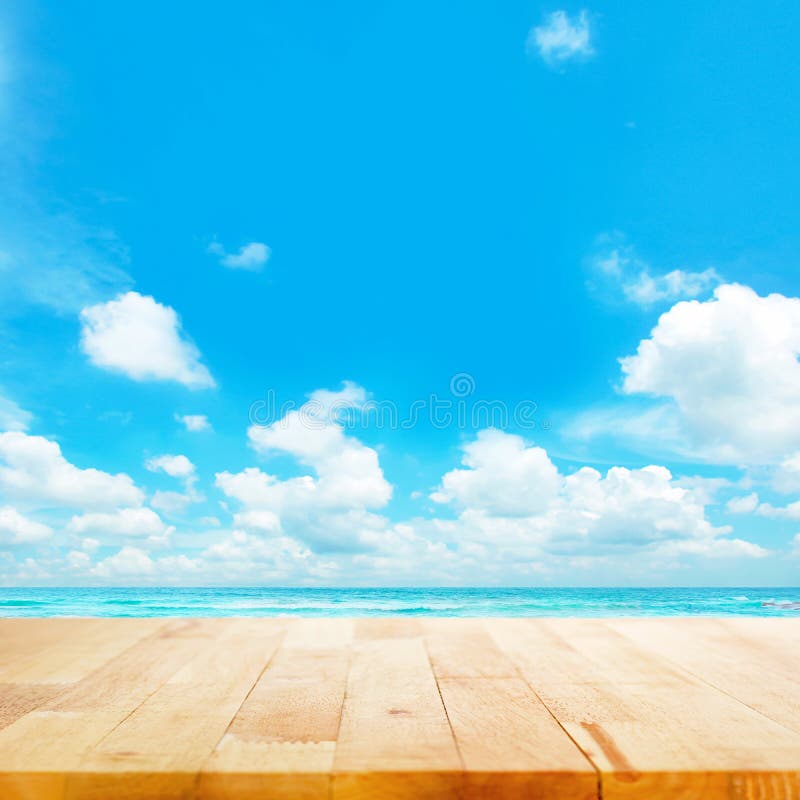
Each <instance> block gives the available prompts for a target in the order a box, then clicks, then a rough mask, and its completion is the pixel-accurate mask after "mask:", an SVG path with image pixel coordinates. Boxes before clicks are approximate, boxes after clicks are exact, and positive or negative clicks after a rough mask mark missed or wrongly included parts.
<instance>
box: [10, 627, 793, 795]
mask: <svg viewBox="0 0 800 800" xmlns="http://www.w3.org/2000/svg"><path fill="white" fill-rule="evenodd" d="M798 663H800V619H797V620H795V619H745V618H727V619H722V618H673V619H606V620H586V619H559V620H554V619H552V620H548V619H536V620H533V619H482V620H475V619H443V618H427V619H421V618H374V619H315V618H305V619H278V618H273V619H264V618H262V619H241V618H228V619H211V620H206V619H182V620H177V619H127V620H126V619H26V620H23V619H5V620H0V797H2V798H4V800H16V799H17V798H26V800H30V799H31V798H46V799H47V800H51V798H53V799H55V798H70V799H72V798H105V797H109V798H111V797H114V798H117V797H119V798H122V797H124V798H209V799H210V798H253V799H254V798H286V799H287V800H288V799H289V798H295V799H301V800H304V799H305V798H309V799H310V798H320V800H322V798H330V797H333V798H337V799H338V798H343V799H344V798H352V799H353V800H355V799H356V798H364V799H366V798H401V797H408V798H450V797H458V798H503V799H505V798H523V797H525V798H554V799H556V798H580V799H581V800H589V799H590V798H598V797H601V796H602V798H604V800H608V799H609V798H650V799H651V800H652V799H653V798H673V797H674V798H711V799H712V800H713V799H714V798H749V797H752V798H763V799H764V800H772V799H773V798H774V799H776V800H777V799H779V798H786V800H790V799H791V798H797V797H800V683H798V671H797V665H798Z"/></svg>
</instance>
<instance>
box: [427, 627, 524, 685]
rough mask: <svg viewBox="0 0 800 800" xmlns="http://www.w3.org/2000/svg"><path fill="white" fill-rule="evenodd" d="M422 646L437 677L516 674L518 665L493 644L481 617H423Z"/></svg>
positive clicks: (482, 676)
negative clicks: (423, 642) (423, 638)
mask: <svg viewBox="0 0 800 800" xmlns="http://www.w3.org/2000/svg"><path fill="white" fill-rule="evenodd" d="M422 629H423V631H424V634H425V647H426V649H427V651H428V655H429V657H430V660H431V665H432V667H433V671H434V674H435V675H436V678H437V680H438V679H441V678H517V677H519V673H518V671H517V668H516V667H515V666H514V664H513V663H512V662H511V660H510V659H509V658H508V656H506V655H505V653H503V652H502V651H501V650H500V648H499V647H497V645H496V644H495V642H494V640H493V639H492V637H491V636H490V635H489V634H488V632H487V631H486V629H485V627H484V625H483V620H475V619H445V618H433V617H430V618H426V619H425V620H423V621H422Z"/></svg>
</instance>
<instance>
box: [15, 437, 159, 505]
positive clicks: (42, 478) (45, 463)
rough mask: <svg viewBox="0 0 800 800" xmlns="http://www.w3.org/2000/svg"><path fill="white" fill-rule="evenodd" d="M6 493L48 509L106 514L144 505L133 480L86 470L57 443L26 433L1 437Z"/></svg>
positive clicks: (123, 476)
mask: <svg viewBox="0 0 800 800" xmlns="http://www.w3.org/2000/svg"><path fill="white" fill-rule="evenodd" d="M0 489H2V490H3V491H4V492H5V494H6V496H7V497H12V498H15V499H20V500H22V501H25V502H27V503H30V504H32V505H35V506H43V507H59V506H66V507H67V508H79V509H104V508H116V507H119V506H138V505H141V503H142V500H143V499H144V494H143V492H142V490H141V489H139V488H138V487H137V486H136V485H135V484H134V482H133V480H132V479H131V478H130V477H129V476H128V475H125V474H124V473H119V474H116V475H111V474H109V473H107V472H102V471H101V470H97V469H92V468H90V469H80V468H79V467H76V466H75V465H74V464H71V463H70V462H69V461H67V460H66V459H65V458H64V456H63V455H62V454H61V448H60V447H59V445H58V444H57V443H56V442H52V441H50V440H49V439H45V438H44V437H43V436H29V435H27V434H25V433H22V432H20V431H11V432H7V433H2V434H0Z"/></svg>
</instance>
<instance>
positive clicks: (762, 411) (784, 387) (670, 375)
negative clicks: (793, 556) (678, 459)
mask: <svg viewBox="0 0 800 800" xmlns="http://www.w3.org/2000/svg"><path fill="white" fill-rule="evenodd" d="M798 355H800V299H797V298H790V297H784V296H783V295H780V294H772V295H769V296H767V297H761V296H759V295H758V294H756V293H755V292H754V291H753V290H752V289H750V288H748V287H746V286H741V285H737V284H726V285H723V286H720V287H718V288H717V289H716V290H715V292H714V296H713V298H711V299H710V300H707V301H705V302H699V301H684V302H680V303H677V304H676V305H675V306H673V307H672V308H671V309H670V310H669V311H667V312H666V313H664V314H663V315H662V316H661V317H660V319H659V321H658V324H657V325H656V327H655V328H653V330H652V332H651V334H650V337H649V338H647V339H644V340H642V341H641V342H640V343H639V347H638V349H637V351H636V353H635V354H634V355H632V356H629V357H627V358H623V359H621V365H622V371H623V374H624V382H623V385H622V390H623V392H625V393H626V394H630V395H646V396H649V397H655V398H666V399H668V400H669V401H670V403H671V404H672V406H673V408H674V409H675V410H676V412H677V413H678V414H679V418H680V421H681V424H682V425H683V426H684V428H685V430H686V434H687V437H688V439H689V443H690V445H691V450H692V451H693V452H694V453H695V454H696V455H697V456H698V457H700V458H704V459H706V460H710V461H715V462H719V463H733V464H748V465H754V464H764V463H774V462H775V461H777V460H781V459H783V458H785V457H787V456H788V455H789V454H792V453H795V452H796V451H798V450H799V449H800V363H798ZM654 435H655V436H656V437H657V436H658V432H657V431H654Z"/></svg>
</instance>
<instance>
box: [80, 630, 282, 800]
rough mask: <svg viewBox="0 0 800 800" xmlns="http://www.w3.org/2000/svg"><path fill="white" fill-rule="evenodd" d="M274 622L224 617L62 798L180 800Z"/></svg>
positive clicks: (274, 637) (259, 665)
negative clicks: (217, 628) (219, 627)
mask: <svg viewBox="0 0 800 800" xmlns="http://www.w3.org/2000/svg"><path fill="white" fill-rule="evenodd" d="M284 628H285V623H283V622H281V621H279V620H258V619H228V620H224V621H223V622H222V630H221V631H220V632H219V634H218V635H217V636H216V637H214V638H213V639H212V640H211V641H210V642H208V643H207V644H205V645H204V646H203V647H202V648H200V649H199V650H198V652H197V653H196V655H195V656H194V657H193V658H192V659H191V660H189V661H188V663H186V665H185V666H183V667H182V668H181V669H179V670H178V671H177V672H176V673H175V674H174V675H172V676H171V677H170V678H169V679H168V680H167V681H166V682H165V683H164V684H163V685H162V686H161V687H160V688H159V689H158V690H157V691H155V692H154V693H153V694H152V695H151V696H149V697H148V698H147V699H146V700H145V701H144V702H143V703H142V704H141V705H140V706H139V707H138V708H136V710H135V711H134V712H133V713H132V714H130V715H129V716H128V717H126V718H125V719H124V720H123V721H122V722H121V723H120V724H119V725H117V726H116V727H115V728H114V729H113V730H111V731H110V732H109V733H107V735H105V736H104V737H103V738H102V740H101V741H100V742H99V743H97V744H95V745H94V746H93V747H92V748H91V749H90V751H89V752H87V753H86V754H85V755H84V757H83V758H82V759H81V763H80V768H79V771H76V773H75V774H73V775H70V776H69V778H68V782H67V792H66V797H67V798H69V800H85V799H86V800H88V798H100V797H125V798H126V800H137V799H138V798H141V799H142V800H145V799H148V800H149V798H153V797H157V798H159V800H166V799H167V798H184V797H186V796H189V795H192V794H193V793H194V788H195V784H196V782H197V780H198V775H199V772H200V769H201V768H202V766H203V764H204V763H205V762H206V761H207V759H208V758H209V756H210V755H211V753H212V751H213V750H214V748H215V746H216V745H217V743H218V742H219V741H220V739H221V738H222V737H223V735H224V734H225V731H226V730H227V728H228V726H229V724H230V723H231V720H232V719H233V717H234V716H235V714H236V712H237V711H238V710H239V708H240V706H241V705H242V703H243V702H244V700H245V698H246V697H247V695H248V693H249V692H250V690H251V689H252V688H253V686H254V685H255V682H256V681H257V679H258V677H259V676H260V675H261V673H262V671H263V670H264V669H265V668H266V666H267V664H268V663H269V660H270V658H271V657H272V655H273V653H274V652H275V650H276V648H277V646H278V644H279V643H280V640H281V638H282V637H283V632H284Z"/></svg>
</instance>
